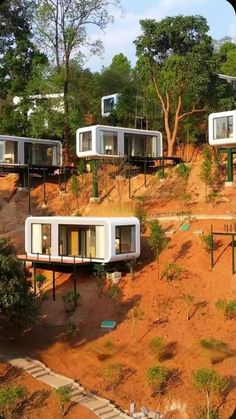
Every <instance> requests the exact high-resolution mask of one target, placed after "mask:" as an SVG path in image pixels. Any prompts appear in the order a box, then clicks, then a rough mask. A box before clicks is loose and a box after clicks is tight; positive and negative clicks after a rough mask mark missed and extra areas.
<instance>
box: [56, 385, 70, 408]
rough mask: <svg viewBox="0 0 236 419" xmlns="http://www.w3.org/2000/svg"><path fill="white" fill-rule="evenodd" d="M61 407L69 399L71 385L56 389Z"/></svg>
mask: <svg viewBox="0 0 236 419" xmlns="http://www.w3.org/2000/svg"><path fill="white" fill-rule="evenodd" d="M56 393H57V395H58V397H59V400H60V404H61V406H62V407H64V405H65V404H66V403H69V402H70V401H71V397H72V388H71V386H63V387H59V388H57V389H56Z"/></svg>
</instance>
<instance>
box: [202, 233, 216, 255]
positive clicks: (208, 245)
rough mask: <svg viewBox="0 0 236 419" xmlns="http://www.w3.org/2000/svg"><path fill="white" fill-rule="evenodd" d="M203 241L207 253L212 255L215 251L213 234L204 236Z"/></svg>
mask: <svg viewBox="0 0 236 419" xmlns="http://www.w3.org/2000/svg"><path fill="white" fill-rule="evenodd" d="M201 240H202V243H203V245H204V248H205V250H206V252H207V253H210V252H211V250H212V249H214V244H213V236H212V234H202V235H201Z"/></svg>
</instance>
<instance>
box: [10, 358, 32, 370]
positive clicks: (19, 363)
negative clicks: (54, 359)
mask: <svg viewBox="0 0 236 419" xmlns="http://www.w3.org/2000/svg"><path fill="white" fill-rule="evenodd" d="M10 362H11V364H12V365H14V366H15V367H19V368H23V369H24V370H27V368H30V367H32V366H35V363H34V362H33V361H32V360H29V359H24V358H14V359H11V361H10Z"/></svg>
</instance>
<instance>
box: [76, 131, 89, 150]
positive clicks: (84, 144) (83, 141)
mask: <svg viewBox="0 0 236 419" xmlns="http://www.w3.org/2000/svg"><path fill="white" fill-rule="evenodd" d="M91 150H92V131H85V132H81V133H80V135H79V151H91Z"/></svg>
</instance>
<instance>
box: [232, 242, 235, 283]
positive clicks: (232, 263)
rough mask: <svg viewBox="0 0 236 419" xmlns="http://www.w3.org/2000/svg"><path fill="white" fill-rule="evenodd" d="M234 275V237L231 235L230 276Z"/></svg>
mask: <svg viewBox="0 0 236 419" xmlns="http://www.w3.org/2000/svg"><path fill="white" fill-rule="evenodd" d="M234 273H235V266H234V235H232V275H234Z"/></svg>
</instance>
